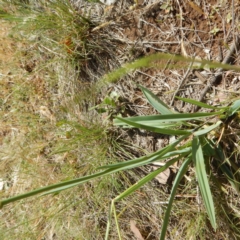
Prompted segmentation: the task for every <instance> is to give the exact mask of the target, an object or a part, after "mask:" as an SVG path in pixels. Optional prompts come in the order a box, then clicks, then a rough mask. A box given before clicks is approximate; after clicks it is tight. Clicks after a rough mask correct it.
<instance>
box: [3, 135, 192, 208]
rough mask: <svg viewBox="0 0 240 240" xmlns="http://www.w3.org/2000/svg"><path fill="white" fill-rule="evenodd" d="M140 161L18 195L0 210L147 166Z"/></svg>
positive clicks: (175, 144) (145, 160) (164, 152)
mask: <svg viewBox="0 0 240 240" xmlns="http://www.w3.org/2000/svg"><path fill="white" fill-rule="evenodd" d="M189 135H190V134H189ZM187 137H188V136H183V137H181V138H179V139H178V140H177V141H175V142H174V143H172V144H171V145H168V146H167V147H165V148H163V149H161V150H160V151H159V152H157V153H154V154H153V155H152V156H156V155H157V156H156V158H153V159H150V160H151V161H155V160H157V159H158V158H161V157H162V156H164V155H165V154H167V153H168V152H170V151H172V150H174V149H175V147H176V146H177V145H178V144H179V143H180V142H181V141H183V140H184V139H185V138H187ZM141 160H143V161H142V162H139V163H138V162H135V163H134V164H130V165H127V166H125V165H124V166H118V167H115V168H110V169H107V170H105V171H102V172H99V173H96V174H92V175H89V176H85V177H81V178H77V179H73V180H70V181H65V182H61V183H57V184H53V185H49V186H46V187H42V188H38V189H36V190H33V191H30V192H27V193H24V194H20V195H17V196H14V197H11V198H7V199H5V200H2V201H0V208H2V207H3V206H4V205H6V204H9V203H11V202H15V201H18V200H21V199H25V198H29V197H32V196H35V195H38V194H41V193H42V194H44V195H45V194H52V193H56V192H60V191H63V190H66V189H68V188H71V187H75V186H77V185H79V184H82V183H85V182H88V181H90V180H92V179H95V178H99V177H103V176H106V175H109V174H112V173H115V172H119V171H124V170H128V169H131V168H134V167H136V166H142V165H144V164H147V163H148V162H149V161H150V160H149V159H148V157H143V158H142V159H141Z"/></svg>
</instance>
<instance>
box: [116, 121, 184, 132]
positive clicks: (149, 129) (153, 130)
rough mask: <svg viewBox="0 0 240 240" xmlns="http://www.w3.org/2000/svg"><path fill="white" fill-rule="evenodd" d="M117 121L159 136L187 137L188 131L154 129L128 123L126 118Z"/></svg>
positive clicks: (136, 123) (149, 125)
mask: <svg viewBox="0 0 240 240" xmlns="http://www.w3.org/2000/svg"><path fill="white" fill-rule="evenodd" d="M117 119H118V120H120V121H122V122H125V123H126V124H128V125H130V126H133V127H135V128H141V129H145V130H148V131H151V132H155V133H161V134H166V135H187V134H189V131H184V130H174V129H168V128H160V127H154V126H151V123H149V124H148V125H145V124H141V123H138V122H133V121H130V120H128V118H119V117H118V118H117Z"/></svg>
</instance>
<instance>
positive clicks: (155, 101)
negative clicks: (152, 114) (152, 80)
mask: <svg viewBox="0 0 240 240" xmlns="http://www.w3.org/2000/svg"><path fill="white" fill-rule="evenodd" d="M138 87H139V88H140V89H141V90H142V92H143V94H144V95H145V97H146V98H147V100H148V102H149V103H150V104H151V105H152V106H153V107H154V108H155V109H156V110H157V111H158V112H159V113H161V114H172V113H173V112H172V111H171V110H170V109H169V107H168V106H167V105H166V104H165V103H164V102H163V101H161V100H160V99H159V98H158V97H157V96H156V95H155V94H153V93H152V92H151V91H149V90H148V89H147V88H145V87H143V86H141V85H138Z"/></svg>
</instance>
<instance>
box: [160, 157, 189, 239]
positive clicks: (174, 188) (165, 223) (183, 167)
mask: <svg viewBox="0 0 240 240" xmlns="http://www.w3.org/2000/svg"><path fill="white" fill-rule="evenodd" d="M190 163H191V158H190V157H188V158H187V160H185V161H184V162H183V164H182V165H181V167H180V168H179V170H178V173H177V176H176V178H175V180H174V182H173V186H172V190H171V194H170V198H169V201H168V206H167V210H166V212H165V216H164V221H163V225H162V230H161V235H160V240H164V239H165V236H166V232H167V226H168V222H169V218H170V212H171V209H172V204H173V200H174V197H175V195H176V191H177V188H178V185H179V182H180V181H181V179H182V178H183V176H184V174H185V173H186V171H187V168H188V165H189V164H190Z"/></svg>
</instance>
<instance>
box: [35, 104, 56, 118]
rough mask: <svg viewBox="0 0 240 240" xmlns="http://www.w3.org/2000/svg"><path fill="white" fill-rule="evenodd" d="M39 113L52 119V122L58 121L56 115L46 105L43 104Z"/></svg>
mask: <svg viewBox="0 0 240 240" xmlns="http://www.w3.org/2000/svg"><path fill="white" fill-rule="evenodd" d="M39 113H40V115H41V116H42V117H46V118H48V119H50V120H51V122H55V121H56V118H55V116H54V115H53V114H52V113H51V112H50V110H49V109H48V108H47V107H45V106H41V107H40V109H39Z"/></svg>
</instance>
